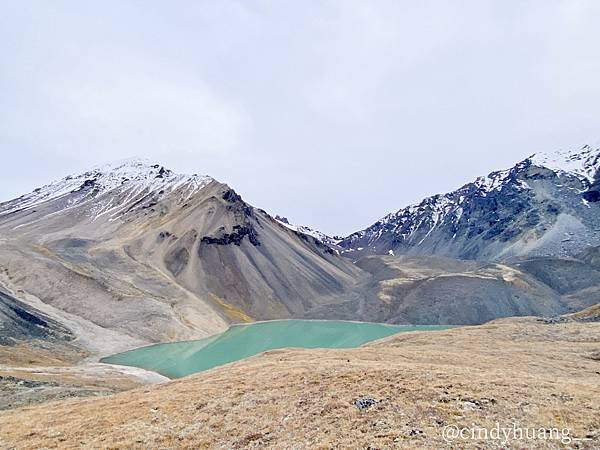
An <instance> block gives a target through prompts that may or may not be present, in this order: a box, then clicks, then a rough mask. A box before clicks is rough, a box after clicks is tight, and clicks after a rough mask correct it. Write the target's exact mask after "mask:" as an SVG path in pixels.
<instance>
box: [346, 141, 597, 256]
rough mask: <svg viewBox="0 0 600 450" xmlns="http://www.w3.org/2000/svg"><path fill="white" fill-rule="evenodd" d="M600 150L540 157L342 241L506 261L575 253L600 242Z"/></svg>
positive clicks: (358, 249) (381, 249) (355, 250)
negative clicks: (520, 257)
mask: <svg viewBox="0 0 600 450" xmlns="http://www.w3.org/2000/svg"><path fill="white" fill-rule="evenodd" d="M599 168H600V150H599V149H597V148H593V147H590V146H587V145H586V146H584V147H582V148H581V149H578V150H573V151H560V152H555V153H540V154H534V155H532V156H530V157H529V158H527V159H525V160H523V161H521V162H519V163H518V164H516V165H515V166H514V167H512V168H510V169H507V170H501V171H497V172H492V173H490V174H489V175H487V176H484V177H479V178H477V179H476V180H475V181H473V182H471V183H468V184H466V185H464V186H462V187H461V188H459V189H457V190H455V191H453V192H449V193H447V194H438V195H434V196H431V197H428V198H426V199H424V200H423V201H422V202H420V203H418V204H415V205H410V206H408V207H406V208H402V209H400V210H399V211H397V212H395V213H391V214H388V215H386V216H385V217H383V218H382V219H380V220H378V221H377V222H375V223H374V224H373V225H371V226H370V227H368V228H366V229H365V230H362V231H358V232H356V233H353V234H351V235H350V236H348V237H346V238H344V239H342V240H341V241H340V242H338V245H339V246H341V247H342V248H343V249H344V250H343V252H344V254H346V255H347V256H349V257H351V258H352V259H354V260H357V259H359V258H360V257H361V256H364V255H372V254H380V255H383V254H388V253H390V254H406V255H441V256H449V257H455V258H460V259H477V260H501V259H504V260H506V259H510V258H513V257H519V256H571V255H575V254H577V253H579V252H582V251H583V250H584V249H585V248H587V247H589V246H598V245H600V206H599V205H600V203H598V200H600V190H599V189H600V177H599Z"/></svg>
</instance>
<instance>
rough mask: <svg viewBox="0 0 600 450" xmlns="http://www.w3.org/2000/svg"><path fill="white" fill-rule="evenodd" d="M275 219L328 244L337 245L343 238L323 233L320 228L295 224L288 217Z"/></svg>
mask: <svg viewBox="0 0 600 450" xmlns="http://www.w3.org/2000/svg"><path fill="white" fill-rule="evenodd" d="M275 220H276V221H277V222H279V223H280V224H281V225H283V226H284V227H286V228H288V229H290V230H293V231H296V232H297V233H302V234H306V235H308V236H312V237H313V238H315V239H317V240H319V241H321V242H323V243H324V244H327V245H329V246H336V245H337V244H338V242H339V241H340V240H341V238H339V237H331V236H327V235H326V234H325V233H322V232H320V231H318V230H313V229H312V228H309V227H305V226H302V225H293V224H291V223H290V222H289V220H288V219H287V218H286V217H281V216H275Z"/></svg>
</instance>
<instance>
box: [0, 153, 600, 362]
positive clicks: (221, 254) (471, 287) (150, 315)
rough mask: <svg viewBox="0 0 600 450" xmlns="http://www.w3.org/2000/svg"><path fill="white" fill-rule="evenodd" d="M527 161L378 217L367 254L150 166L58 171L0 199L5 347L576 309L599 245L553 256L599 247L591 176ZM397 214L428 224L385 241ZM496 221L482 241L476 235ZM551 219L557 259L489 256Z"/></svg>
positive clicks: (135, 343)
mask: <svg viewBox="0 0 600 450" xmlns="http://www.w3.org/2000/svg"><path fill="white" fill-rule="evenodd" d="M584 150H585V149H584ZM588 153H589V155H591V154H592V153H591V151H589V152H588ZM589 155H588V156H589ZM534 161H537V160H535V159H534V158H529V159H528V160H526V161H524V162H522V163H519V164H518V165H517V166H515V168H513V169H510V170H508V171H503V172H496V173H494V174H491V175H490V176H489V177H487V178H484V179H478V180H477V181H476V182H475V183H471V184H469V185H467V186H465V187H463V188H461V189H460V190H459V191H456V192H455V193H451V194H447V195H445V196H434V197H431V198H430V199H427V200H425V201H424V202H423V203H422V204H421V206H417V207H410V208H407V209H405V210H402V211H401V212H400V213H399V214H396V215H391V216H388V219H387V221H386V224H387V225H386V227H387V228H386V227H384V226H383V225H378V226H377V227H375V226H374V227H375V228H378V229H379V230H380V231H381V230H387V231H385V233H384V232H381V233H380V234H379V235H378V237H377V235H376V234H373V235H372V236H371V237H372V245H368V246H367V247H366V248H367V249H368V252H367V251H364V250H359V249H358V248H357V249H356V250H354V251H352V250H353V248H352V247H350V248H348V243H356V244H357V245H360V246H362V245H366V244H365V242H367V241H366V239H367V237H368V236H367V235H368V234H369V233H371V232H372V231H373V230H371V229H369V233H367V232H362V234H360V233H359V235H360V236H362V237H357V236H358V235H357V236H355V237H353V238H347V239H345V240H343V241H342V242H340V241H339V240H338V238H335V237H334V238H332V237H329V236H326V235H324V234H323V233H320V232H318V231H315V230H312V229H310V228H307V227H301V226H295V225H291V224H290V223H289V221H288V220H287V219H285V218H283V217H279V216H275V217H272V216H271V215H269V214H268V213H267V212H265V211H264V210H262V209H259V208H255V207H253V206H251V205H249V204H248V203H246V202H245V201H244V200H243V199H242V197H241V196H240V195H239V194H238V193H236V192H235V191H234V190H233V189H231V187H229V186H228V185H227V184H224V183H221V182H219V181H217V180H215V179H213V178H211V177H207V176H199V175H182V174H177V173H175V172H173V171H171V170H169V169H167V168H165V167H163V166H162V165H160V164H154V163H150V162H147V161H143V160H127V161H123V162H120V163H116V164H111V165H107V166H103V167H99V168H95V169H92V170H89V171H86V172H84V173H82V174H77V175H70V176H67V177H65V178H63V179H61V180H59V181H56V182H54V183H50V184H49V185H46V186H43V187H40V188H38V189H35V190H34V191H33V192H31V193H29V194H26V195H23V196H21V197H19V198H17V199H14V200H11V201H9V202H5V203H2V204H0V293H1V294H2V295H0V329H3V330H4V334H5V336H4V337H3V344H0V346H1V345H9V346H11V345H12V346H15V345H16V346H17V347H16V348H18V349H19V352H22V348H23V347H22V345H36V346H41V347H42V348H45V349H46V350H48V349H51V351H53V352H55V351H57V350H56V349H58V348H59V347H60V349H61V350H60V352H61V354H63V355H66V356H65V357H67V356H68V357H69V358H71V360H72V359H75V360H77V359H78V358H79V359H81V358H82V356H81V355H84V354H85V355H90V357H91V358H97V357H99V356H104V355H108V354H112V353H117V352H120V351H124V350H128V349H131V348H134V347H139V346H142V345H146V344H149V343H153V342H165V341H176V340H185V339H195V338H200V337H204V336H207V335H212V334H215V333H218V332H221V331H223V330H225V329H226V328H227V327H228V326H229V325H230V324H232V323H238V322H250V321H257V320H269V319H280V318H312V319H347V320H363V321H373V322H391V323H415V324H478V323H483V322H485V321H488V320H492V319H495V318H498V317H506V316H515V315H519V316H523V315H540V316H553V315H556V314H563V313H569V312H574V311H576V310H578V309H582V308H585V307H587V306H590V305H592V304H593V303H595V302H598V301H600V288H599V287H598V286H600V265H599V263H598V261H599V260H600V257H599V256H598V255H599V254H600V253H598V252H599V250H598V248H591V247H586V248H585V249H583V250H582V251H581V252H579V253H578V254H577V255H573V256H560V254H562V251H566V250H569V251H573V252H574V251H575V250H576V249H578V248H579V247H580V246H581V247H583V246H584V245H585V244H591V243H594V242H595V235H594V233H593V227H594V225H593V223H594V222H593V221H594V220H595V218H596V216H595V214H596V208H597V203H595V202H594V201H593V200H594V198H593V197H594V194H589V193H590V192H594V190H593V189H594V184H593V180H592V178H591V175H590V174H591V173H592V172H593V171H591V170H590V171H589V174H588V172H575V171H574V170H572V169H570V171H568V172H567V171H560V170H558V169H550V168H548V167H542V166H541V165H539V164H534ZM586 161H587V160H586ZM546 164H547V165H548V163H546ZM588 166H589V164H587V163H585V164H583V167H584V169H585V168H587V167H588ZM589 167H591V166H589ZM586 170H587V169H586ZM559 194H560V195H559ZM583 195H586V197H587V198H588V199H587V200H586V199H585V198H583ZM461 197H463V198H462V199H461ZM454 201H456V202H458V203H457V205H454V204H453V203H452V202H454ZM442 205H445V206H444V207H442ZM459 210H460V211H461V212H460V213H459ZM411 211H412V212H411ZM517 211H520V212H517ZM534 213H535V214H534ZM411 214H412V215H411ZM532 214H533V215H534V216H535V217H537V219H536V221H534V220H533V219H532ZM586 214H587V215H586ZM459 215H460V217H458V216H459ZM399 217H400V218H402V217H406V219H398V220H399V222H398V223H397V224H396V226H397V227H400V228H401V229H407V227H409V224H408V223H407V222H403V220H411V221H412V222H416V223H419V221H420V222H423V224H421V225H419V226H415V227H413V228H414V231H413V235H412V237H410V236H408V235H407V236H408V237H406V239H405V241H402V242H401V245H400V244H395V245H394V246H393V247H391V246H390V245H389V243H390V242H391V241H392V240H393V239H395V238H394V236H396V237H397V235H396V234H394V233H396V232H397V231H395V230H396V229H395V228H394V227H393V226H392V225H393V224H394V223H395V222H394V220H396V219H397V218H399ZM457 217H458V219H457ZM483 217H487V218H486V219H485V220H484V219H483ZM492 217H495V218H496V219H495V220H496V221H495V222H492V225H490V226H489V229H487V230H486V231H485V236H482V235H481V234H482V233H474V232H473V230H474V229H476V227H477V226H481V227H483V225H481V224H482V223H489V222H491V221H492ZM394 218H396V219H394ZM465 218H466V219H465ZM552 220H554V222H555V223H554V225H553V226H554V227H556V226H557V225H556V223H560V224H562V225H561V226H562V227H563V229H564V230H567V231H568V232H571V230H572V229H573V228H572V227H571V228H569V226H571V225H573V224H574V223H577V224H580V228H579V229H580V230H583V234H582V236H581V237H578V239H577V241H574V242H573V243H570V244H569V247H567V245H566V244H567V243H568V241H564V239H562V235H561V236H560V237H561V239H560V240H559V243H560V244H561V245H564V247H565V248H563V247H560V250H561V252H558V253H559V256H555V255H554V256H552V255H551V256H548V255H539V256H538V255H536V254H535V253H534V252H533V251H532V252H529V254H526V256H520V257H513V258H512V259H511V260H510V261H490V260H487V261H486V260H485V259H484V257H487V258H489V259H494V258H495V257H497V256H498V255H499V254H502V255H503V256H506V255H509V254H510V252H509V251H507V250H506V249H518V248H519V247H518V245H521V248H522V245H523V244H519V242H521V241H519V239H521V240H522V239H523V236H524V235H526V237H527V239H530V241H527V242H528V245H530V246H531V248H532V249H538V250H539V249H543V250H546V249H549V248H550V249H552V248H553V247H552V246H550V245H547V244H548V242H550V243H552V242H553V241H552V240H551V239H548V238H546V237H543V239H538V241H533V240H531V236H532V235H533V234H532V233H537V232H538V231H539V230H542V229H543V227H544V226H545V227H547V228H549V227H550V225H548V223H550V222H551V221H552ZM428 221H429V222H431V221H433V222H435V224H436V225H435V226H433V227H430V228H427V226H426V225H425V223H428ZM486 221H487V222H486ZM477 224H479V225H477ZM502 224H504V225H502ZM452 226H453V227H454V228H451V227H452ZM374 227H371V228H374ZM599 229H600V228H599ZM516 230H519V232H518V233H517V232H516ZM450 232H452V233H453V234H452V236H454V234H455V236H454V237H453V238H452V236H450V237H451V238H452V239H448V238H447V236H448V233H450ZM561 232H562V231H561ZM494 233H495V234H494ZM557 233H558V232H556V231H555V232H554V235H556V234H557ZM369 235H370V234H369ZM488 235H490V236H491V237H488ZM546 235H552V233H551V232H550V231H548V230H547V231H546ZM507 236H508V237H509V238H508V239H507V238H506V237H507ZM361 239H362V240H361ZM416 239H419V241H422V242H421V244H419V245H416V246H415V247H410V245H411V243H412V242H413V241H415V240H416ZM355 241H356V242H355ZM539 241H543V242H542V243H544V245H541V244H540V242H539ZM563 241H564V242H563ZM575 244H577V245H575ZM344 246H345V247H344ZM505 247H506V248H505ZM340 249H345V252H346V253H345V255H351V256H352V257H353V258H352V259H355V261H352V259H350V258H347V257H344V256H343V255H341V254H340V251H339V250H340ZM474 250H477V251H474ZM501 250H503V251H502V252H500V251H501ZM390 251H391V253H392V254H387V253H389V252H390ZM419 251H421V252H423V253H426V252H427V251H428V252H430V253H433V255H420V254H419ZM377 252H381V253H386V254H384V255H377V254H374V253H377ZM394 252H396V254H394ZM403 252H404V253H408V254H407V255H402V254H401V253H403ZM411 253H412V254H411ZM436 253H441V254H442V256H440V255H439V254H436ZM444 253H449V254H450V255H449V256H448V255H443V254H444ZM514 253H517V252H514ZM523 253H525V252H523ZM456 256H458V257H460V258H462V259H461V260H459V259H456V258H455V257H456ZM466 256H472V259H473V260H466V259H465V257H466ZM475 259H479V260H475ZM34 353H35V352H34Z"/></svg>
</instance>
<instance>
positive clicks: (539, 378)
mask: <svg viewBox="0 0 600 450" xmlns="http://www.w3.org/2000/svg"><path fill="white" fill-rule="evenodd" d="M598 350H600V323H576V322H568V323H559V324H543V323H541V322H538V321H536V320H535V319H508V320H500V321H495V322H492V323H490V324H488V325H484V326H479V327H469V328H462V329H454V330H448V331H442V332H415V333H406V334H400V335H398V336H395V337H391V338H388V339H386V340H384V341H380V342H377V343H374V344H373V345H370V346H367V347H362V348H359V349H353V350H278V351H271V352H268V353H266V354H263V355H260V356H257V357H254V358H250V359H248V360H245V361H240V362H238V363H235V364H232V365H229V366H226V367H222V368H217V369H213V370H211V371H208V372H204V373H201V374H197V375H194V376H190V377H187V378H183V379H181V380H177V381H173V382H171V383H168V384H165V385H159V386H152V387H145V388H139V389H135V390H132V391H128V392H124V393H121V394H116V395H112V396H109V397H104V398H89V399H74V400H67V401H59V402H50V403H46V404H43V405H40V406H36V407H27V408H22V409H19V410H13V411H6V412H3V413H1V414H0V430H1V434H0V447H2V448H19V449H20V448H40V447H42V448H79V447H86V448H140V449H142V448H144V449H145V448H228V449H229V448H263V447H271V448H276V449H285V448H298V449H303V448H367V447H371V448H450V447H451V446H450V445H449V444H447V443H445V442H444V441H443V439H442V430H443V428H444V427H445V426H446V425H457V426H459V427H462V426H472V424H476V425H478V426H485V427H489V428H492V427H493V426H494V424H495V423H496V422H499V423H500V424H501V425H503V426H512V423H516V424H518V425H519V426H522V427H535V428H540V427H544V428H551V427H559V428H569V429H570V430H571V435H572V436H576V437H580V438H584V437H586V436H588V437H589V438H590V439H592V440H591V441H582V442H578V443H572V444H571V446H570V447H571V448H599V447H600V435H599V432H598V430H599V428H600V362H599V361H597V360H595V359H593V358H590V357H589V356H590V355H592V354H594V352H597V351H598ZM361 396H370V397H373V398H374V399H376V400H379V401H380V402H379V403H378V404H376V405H375V406H373V407H371V408H369V409H367V410H364V411H359V410H358V408H356V407H355V406H354V404H353V402H354V401H355V400H356V399H357V398H358V397H361ZM471 445H472V446H473V447H474V446H475V445H477V446H478V448H506V446H505V445H504V446H503V445H501V444H500V442H498V441H481V442H472V441H459V442H457V443H455V444H454V446H453V448H456V446H458V447H459V448H463V447H468V446H471ZM515 448H561V444H560V443H559V442H557V441H536V442H531V441H530V442H525V441H523V442H520V443H517V444H516V445H515Z"/></svg>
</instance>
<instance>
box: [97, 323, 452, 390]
mask: <svg viewBox="0 0 600 450" xmlns="http://www.w3.org/2000/svg"><path fill="white" fill-rule="evenodd" d="M447 328H451V327H449V326H441V325H390V324H384V323H367V322H347V321H341V320H273V321H268V322H257V323H251V324H244V325H233V326H231V327H230V328H229V329H228V330H227V331H225V332H223V333H221V334H217V335H214V336H211V337H208V338H205V339H199V340H195V341H181V342H173V343H167V344H156V345H150V346H148V347H141V348H137V349H134V350H130V351H127V352H124V353H118V354H116V355H112V356H108V357H106V358H103V359H101V360H100V361H101V362H103V363H108V364H119V365H124V366H134V367H141V368H143V369H147V370H152V371H154V372H158V373H160V374H162V375H165V376H167V377H169V378H180V377H183V376H186V375H190V374H192V373H196V372H202V371H203V370H208V369H212V368H213V367H217V366H221V365H223V364H227V363H231V362H234V361H238V360H240V359H244V358H248V357H250V356H253V355H256V354H258V353H261V352H264V351H267V350H273V349H278V348H354V347H358V346H360V345H363V344H365V343H367V342H370V341H374V340H376V339H381V338H384V337H387V336H391V335H393V334H396V333H401V332H406V331H423V330H444V329H447Z"/></svg>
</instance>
